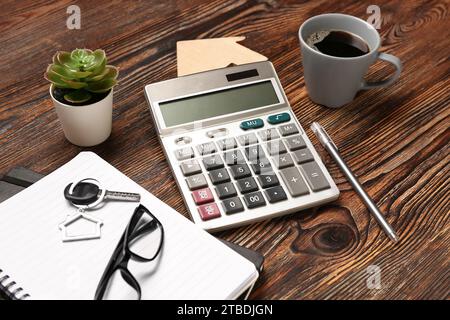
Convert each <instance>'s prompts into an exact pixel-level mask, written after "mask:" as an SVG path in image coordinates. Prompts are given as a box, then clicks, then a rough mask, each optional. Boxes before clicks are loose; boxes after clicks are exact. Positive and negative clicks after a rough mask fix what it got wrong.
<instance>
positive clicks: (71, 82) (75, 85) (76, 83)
mask: <svg viewBox="0 0 450 320" xmlns="http://www.w3.org/2000/svg"><path fill="white" fill-rule="evenodd" d="M61 80H62V81H63V82H64V83H65V84H67V85H68V86H69V88H72V89H81V88H85V87H87V85H88V84H87V83H86V82H79V81H76V80H69V79H64V78H61Z"/></svg>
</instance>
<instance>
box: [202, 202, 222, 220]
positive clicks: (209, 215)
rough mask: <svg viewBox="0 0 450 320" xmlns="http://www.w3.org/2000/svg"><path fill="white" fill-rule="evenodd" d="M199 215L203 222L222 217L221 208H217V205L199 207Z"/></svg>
mask: <svg viewBox="0 0 450 320" xmlns="http://www.w3.org/2000/svg"><path fill="white" fill-rule="evenodd" d="M198 213H200V217H201V218H202V220H203V221H206V220H210V219H214V218H218V217H220V211H219V207H217V204H215V203H210V204H205V205H203V206H201V207H198Z"/></svg>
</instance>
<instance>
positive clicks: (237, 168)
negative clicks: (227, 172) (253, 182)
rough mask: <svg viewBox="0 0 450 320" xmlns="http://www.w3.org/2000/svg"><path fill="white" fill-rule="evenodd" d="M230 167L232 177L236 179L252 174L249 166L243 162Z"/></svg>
mask: <svg viewBox="0 0 450 320" xmlns="http://www.w3.org/2000/svg"><path fill="white" fill-rule="evenodd" d="M230 169H231V174H232V175H233V178H234V179H236V180H237V179H242V178H246V177H250V176H251V175H252V172H251V171H250V168H249V167H248V165H246V164H245V163H243V164H236V165H234V166H231V167H230Z"/></svg>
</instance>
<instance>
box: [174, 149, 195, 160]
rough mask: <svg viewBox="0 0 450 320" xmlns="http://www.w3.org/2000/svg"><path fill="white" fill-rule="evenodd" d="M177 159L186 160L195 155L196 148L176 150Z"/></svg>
mask: <svg viewBox="0 0 450 320" xmlns="http://www.w3.org/2000/svg"><path fill="white" fill-rule="evenodd" d="M175 156H176V157H177V160H186V159H190V158H193V157H194V149H192V148H191V147H186V148H181V149H178V150H176V151H175Z"/></svg>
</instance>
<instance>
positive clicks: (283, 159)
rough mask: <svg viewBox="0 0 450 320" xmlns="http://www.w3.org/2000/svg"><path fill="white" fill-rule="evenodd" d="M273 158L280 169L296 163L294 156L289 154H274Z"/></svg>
mask: <svg viewBox="0 0 450 320" xmlns="http://www.w3.org/2000/svg"><path fill="white" fill-rule="evenodd" d="M272 159H273V162H275V166H276V167H277V168H278V169H283V168H287V167H292V166H293V165H294V160H292V157H291V156H290V155H289V154H282V155H279V156H274V157H273V158H272Z"/></svg>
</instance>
